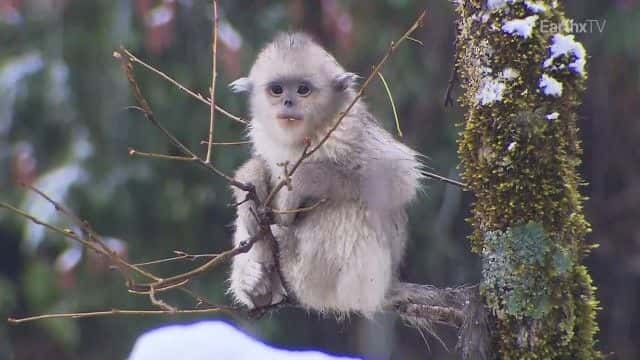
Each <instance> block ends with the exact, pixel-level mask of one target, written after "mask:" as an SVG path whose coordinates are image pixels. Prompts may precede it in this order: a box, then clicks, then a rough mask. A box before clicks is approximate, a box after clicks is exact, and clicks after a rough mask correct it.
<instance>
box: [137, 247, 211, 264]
mask: <svg viewBox="0 0 640 360" xmlns="http://www.w3.org/2000/svg"><path fill="white" fill-rule="evenodd" d="M174 253H175V254H178V256H174V257H170V258H165V259H159V260H151V261H146V262H141V263H136V264H135V265H136V266H148V265H157V264H163V263H168V262H173V261H178V260H190V261H194V260H197V259H211V258H215V257H217V256H218V255H220V254H195V255H192V254H188V253H185V252H183V251H178V250H175V251H174Z"/></svg>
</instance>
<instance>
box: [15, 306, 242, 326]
mask: <svg viewBox="0 0 640 360" xmlns="http://www.w3.org/2000/svg"><path fill="white" fill-rule="evenodd" d="M227 311H229V309H224V308H210V309H185V310H177V309H176V310H121V309H111V310H106V311H93V312H79V313H63V314H47V315H38V316H30V317H25V318H8V319H7V321H8V322H10V323H12V324H20V323H24V322H29V321H36V320H45V319H64V318H67V319H69V318H70V319H81V318H87V317H98V316H110V315H184V314H211V313H217V312H227Z"/></svg>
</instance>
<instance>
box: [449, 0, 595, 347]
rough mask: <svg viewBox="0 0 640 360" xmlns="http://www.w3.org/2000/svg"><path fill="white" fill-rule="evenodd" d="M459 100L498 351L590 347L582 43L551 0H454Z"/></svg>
mask: <svg viewBox="0 0 640 360" xmlns="http://www.w3.org/2000/svg"><path fill="white" fill-rule="evenodd" d="M456 4H457V5H456V7H457V9H456V11H457V14H458V39H457V45H458V46H457V62H456V68H457V70H458V74H459V77H460V79H461V84H462V87H463V89H464V94H463V96H462V97H461V103H462V104H463V106H465V108H466V110H467V114H466V123H465V124H464V130H463V132H462V134H461V137H460V140H459V154H460V157H461V167H462V175H463V177H464V179H465V181H466V182H467V183H468V185H469V188H470V189H471V190H472V191H473V192H474V194H475V196H476V200H475V203H474V205H473V210H472V218H471V219H470V222H471V223H472V224H473V227H474V232H473V234H472V236H471V244H472V249H473V250H474V251H475V252H477V253H479V254H480V255H481V258H482V275H483V281H482V284H481V294H482V296H483V298H484V301H485V303H486V307H487V308H488V309H489V311H490V313H491V317H492V319H491V321H490V324H491V325H490V328H491V338H492V350H491V353H492V354H495V357H497V358H501V359H594V358H601V357H602V356H601V354H600V353H599V352H598V351H597V350H596V349H595V343H596V342H595V340H594V336H595V334H596V333H597V331H598V327H597V324H596V322H595V314H596V310H597V308H598V302H597V300H596V299H595V296H594V287H593V286H592V284H591V278H590V276H589V274H588V272H587V269H586V268H585V267H584V266H583V265H582V264H581V262H582V260H583V259H584V257H585V255H587V254H588V252H589V251H590V249H592V248H593V245H589V244H587V243H585V236H586V234H587V233H588V232H589V231H590V229H589V223H588V222H587V221H586V220H585V218H584V215H583V210H582V202H583V200H584V198H583V197H582V196H581V195H580V193H579V192H578V186H579V185H581V184H582V183H581V179H580V176H579V175H578V174H577V171H576V168H577V167H578V165H579V164H580V155H581V149H580V141H579V140H578V129H577V126H576V119H577V115H576V110H577V107H578V106H579V101H580V96H581V94H582V92H583V90H584V84H585V80H586V72H585V70H584V61H585V59H586V54H585V51H584V48H583V47H582V45H581V44H580V43H578V42H575V41H574V39H573V37H572V36H571V35H567V32H566V31H567V29H566V27H563V26H562V25H563V24H566V18H565V16H564V12H563V9H562V7H561V4H559V1H549V0H545V1H541V0H535V1H518V0H515V1H513V0H488V1H486V0H482V1H480V0H459V1H456Z"/></svg>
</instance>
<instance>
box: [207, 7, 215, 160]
mask: <svg viewBox="0 0 640 360" xmlns="http://www.w3.org/2000/svg"><path fill="white" fill-rule="evenodd" d="M212 36H213V43H212V45H211V53H212V58H213V61H212V63H213V65H212V66H211V67H212V70H211V90H210V94H211V95H210V98H211V107H210V111H209V144H208V145H207V157H206V158H205V161H206V162H207V163H210V162H211V148H212V146H213V130H214V128H215V124H216V75H217V72H216V60H217V58H218V57H217V54H216V52H217V49H218V1H217V0H213V35H212Z"/></svg>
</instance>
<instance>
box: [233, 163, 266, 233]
mask: <svg viewBox="0 0 640 360" xmlns="http://www.w3.org/2000/svg"><path fill="white" fill-rule="evenodd" d="M235 179H236V180H238V181H240V182H242V183H251V184H253V186H255V188H256V195H257V196H258V198H259V199H261V200H264V199H265V198H266V197H267V194H268V192H269V185H268V184H269V181H270V174H269V170H268V168H267V165H266V163H265V162H264V160H263V159H261V158H259V157H253V158H251V159H249V161H247V162H246V163H245V164H244V165H242V166H241V167H240V168H239V169H238V170H237V171H236V174H235ZM231 190H232V194H233V199H234V201H235V203H236V204H240V205H238V206H237V213H238V220H237V221H236V226H237V225H242V226H244V227H245V228H246V230H247V233H248V235H249V236H253V235H255V234H256V233H257V232H258V223H257V221H256V218H255V217H254V216H253V214H252V213H251V211H252V209H253V211H256V210H257V209H256V205H255V204H254V202H253V201H251V200H249V201H245V200H246V198H247V192H246V191H244V190H241V189H238V188H237V187H235V186H232V187H231ZM242 240H246V239H240V240H239V241H242ZM236 245H237V244H236Z"/></svg>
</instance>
